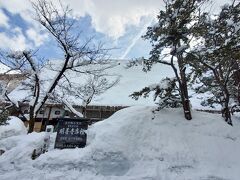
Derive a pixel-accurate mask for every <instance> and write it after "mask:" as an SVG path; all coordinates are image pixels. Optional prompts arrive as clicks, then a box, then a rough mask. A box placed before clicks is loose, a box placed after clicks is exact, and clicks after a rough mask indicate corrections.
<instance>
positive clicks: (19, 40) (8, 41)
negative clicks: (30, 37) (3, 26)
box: [0, 28, 29, 50]
mask: <svg viewBox="0 0 240 180" xmlns="http://www.w3.org/2000/svg"><path fill="white" fill-rule="evenodd" d="M13 32H14V36H11V37H9V35H7V34H6V33H5V32H2V33H0V42H1V43H0V48H2V49H8V48H10V49H14V50H25V49H27V48H29V46H28V44H27V42H26V38H25V36H24V35H23V33H22V31H21V29H19V28H15V29H13Z"/></svg>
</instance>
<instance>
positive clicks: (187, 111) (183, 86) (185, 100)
mask: <svg viewBox="0 0 240 180" xmlns="http://www.w3.org/2000/svg"><path fill="white" fill-rule="evenodd" d="M177 58H178V65H179V70H180V81H181V83H179V88H180V91H181V99H182V105H183V111H184V116H185V118H186V119H187V120H191V119H192V114H191V107H190V102H189V97H188V87H187V80H186V73H185V71H186V68H185V67H184V64H183V57H182V55H181V54H180V55H178V56H177Z"/></svg>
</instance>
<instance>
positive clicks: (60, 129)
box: [54, 118, 88, 149]
mask: <svg viewBox="0 0 240 180" xmlns="http://www.w3.org/2000/svg"><path fill="white" fill-rule="evenodd" d="M87 128H88V119H67V118H66V119H59V121H58V126H57V137H56V141H55V146H54V148H58V149H64V148H76V147H79V148H83V147H85V145H86V141H87V134H86V133H85V132H84V130H86V129H87Z"/></svg>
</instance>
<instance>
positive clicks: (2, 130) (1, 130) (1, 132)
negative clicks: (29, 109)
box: [0, 116, 27, 140]
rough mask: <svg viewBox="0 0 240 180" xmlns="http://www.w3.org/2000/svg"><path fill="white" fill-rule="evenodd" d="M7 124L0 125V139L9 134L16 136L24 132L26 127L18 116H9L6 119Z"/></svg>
mask: <svg viewBox="0 0 240 180" xmlns="http://www.w3.org/2000/svg"><path fill="white" fill-rule="evenodd" d="M7 123H8V125H5V126H0V140H1V139H3V138H7V137H10V136H17V135H21V134H26V133H27V129H26V127H25V126H24V124H23V122H22V120H21V119H19V118H18V117H14V116H10V119H9V120H8V121H7Z"/></svg>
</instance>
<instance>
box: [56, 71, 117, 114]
mask: <svg viewBox="0 0 240 180" xmlns="http://www.w3.org/2000/svg"><path fill="white" fill-rule="evenodd" d="M118 82H119V76H116V75H109V74H103V73H97V74H96V73H95V74H88V75H87V80H86V82H84V83H83V84H79V83H78V82H75V83H74V82H72V81H71V82H70V81H68V83H70V84H68V83H67V84H65V85H64V84H62V85H60V87H61V89H62V94H63V96H73V97H75V98H76V99H79V100H80V101H82V107H83V111H82V115H83V117H86V109H87V106H88V105H89V104H90V103H91V102H92V100H93V99H94V98H95V97H97V96H100V95H101V94H103V93H104V92H106V91H107V90H108V89H110V88H112V87H113V86H115V85H116V84H117V83H118ZM58 97H59V96H58ZM60 99H62V103H63V104H64V105H66V106H67V107H68V108H69V109H70V111H72V112H73V113H74V110H73V109H74V108H72V107H71V106H70V102H68V101H67V100H66V99H64V98H60Z"/></svg>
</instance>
